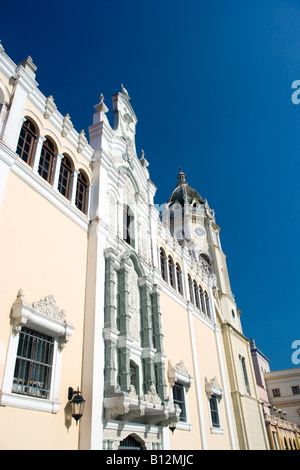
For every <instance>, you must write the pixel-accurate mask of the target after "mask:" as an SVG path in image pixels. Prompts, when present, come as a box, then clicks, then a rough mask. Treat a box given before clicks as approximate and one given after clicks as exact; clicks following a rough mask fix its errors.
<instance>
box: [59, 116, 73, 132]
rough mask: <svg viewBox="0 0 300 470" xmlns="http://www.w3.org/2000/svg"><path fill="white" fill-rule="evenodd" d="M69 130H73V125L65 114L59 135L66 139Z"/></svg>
mask: <svg viewBox="0 0 300 470" xmlns="http://www.w3.org/2000/svg"><path fill="white" fill-rule="evenodd" d="M71 129H73V124H72V122H71V119H70V116H69V114H66V115H65V117H64V120H63V126H62V131H61V135H62V136H63V137H66V135H68V134H69V132H70V130H71Z"/></svg>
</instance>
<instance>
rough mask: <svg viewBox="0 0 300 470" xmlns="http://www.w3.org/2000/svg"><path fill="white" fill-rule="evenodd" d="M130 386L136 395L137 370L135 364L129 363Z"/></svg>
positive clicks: (137, 390) (137, 386) (137, 384)
mask: <svg viewBox="0 0 300 470" xmlns="http://www.w3.org/2000/svg"><path fill="white" fill-rule="evenodd" d="M129 367H130V385H133V386H134V388H135V391H136V393H137V395H138V394H139V368H138V366H137V365H136V363H135V362H133V361H130V366H129Z"/></svg>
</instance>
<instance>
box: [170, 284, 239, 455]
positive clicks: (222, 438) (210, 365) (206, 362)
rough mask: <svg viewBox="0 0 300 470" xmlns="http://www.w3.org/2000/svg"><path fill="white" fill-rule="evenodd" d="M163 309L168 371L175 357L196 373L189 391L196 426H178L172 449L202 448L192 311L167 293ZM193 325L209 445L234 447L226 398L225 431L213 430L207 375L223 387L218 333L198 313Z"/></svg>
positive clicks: (223, 410)
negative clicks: (202, 320) (191, 325)
mask: <svg viewBox="0 0 300 470" xmlns="http://www.w3.org/2000/svg"><path fill="white" fill-rule="evenodd" d="M161 312H162V329H163V332H164V350H165V353H166V355H167V361H166V372H167V365H168V361H171V363H172V365H173V366H175V365H176V364H177V363H179V362H180V361H181V360H182V361H183V362H184V365H185V366H186V368H187V370H188V372H189V374H190V375H191V376H192V377H193V383H192V386H191V388H190V390H189V391H188V393H187V397H188V406H189V410H190V422H191V425H192V429H191V430H190V431H186V430H180V429H176V430H175V432H174V434H173V435H172V434H170V442H171V449H176V450H177V449H187V450H188V449H190V450H191V449H194V450H195V449H202V440H201V428H200V410H199V407H198V399H197V390H196V382H195V376H196V373H195V369H194V363H193V353H192V346H191V334H190V326H189V317H188V312H187V310H186V309H185V308H183V307H181V306H180V305H179V304H178V303H176V302H175V301H174V300H173V299H171V298H170V297H169V296H168V295H166V294H164V293H162V294H161ZM193 328H194V336H195V340H196V350H197V362H198V367H199V371H198V373H199V378H200V384H201V395H202V406H203V412H204V416H202V419H204V421H205V430H206V439H207V446H208V449H226V448H227V449H228V448H230V440H229V432H228V427H227V417H226V413H225V403H224V399H222V400H221V403H220V407H219V409H220V419H221V426H222V428H223V429H224V434H221V435H219V434H212V433H211V430H210V415H209V405H208V398H207V395H206V391H205V377H207V379H208V380H211V379H213V378H214V377H215V376H216V377H217V380H218V382H219V384H220V386H221V388H222V383H221V373H220V368H219V363H218V355H217V347H216V341H215V333H214V331H213V330H211V329H210V328H209V327H208V326H207V325H205V324H204V323H203V322H201V321H200V320H199V319H197V318H196V317H194V316H193ZM167 383H168V380H167ZM168 393H169V390H168Z"/></svg>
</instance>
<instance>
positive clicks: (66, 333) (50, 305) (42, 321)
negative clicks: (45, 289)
mask: <svg viewBox="0 0 300 470" xmlns="http://www.w3.org/2000/svg"><path fill="white" fill-rule="evenodd" d="M11 318H12V322H13V334H14V335H17V334H18V333H19V332H20V330H21V328H22V326H24V325H26V324H27V322H28V321H29V322H30V324H32V325H40V326H42V327H45V328H47V330H50V331H52V332H53V335H54V336H56V337H57V340H58V347H59V349H60V350H61V349H62V348H64V347H65V345H66V343H67V342H68V341H69V339H70V337H71V335H72V334H73V331H74V326H73V325H72V324H71V323H68V322H67V321H66V316H65V313H64V311H63V310H59V308H58V307H57V306H56V303H55V300H54V298H53V295H48V296H47V297H45V298H44V299H42V300H40V301H39V302H34V303H33V304H32V305H30V304H29V303H28V302H26V300H25V299H24V293H23V291H22V289H20V290H19V291H18V295H17V298H16V300H15V302H14V303H13V305H12V309H11ZM53 320H55V321H53Z"/></svg>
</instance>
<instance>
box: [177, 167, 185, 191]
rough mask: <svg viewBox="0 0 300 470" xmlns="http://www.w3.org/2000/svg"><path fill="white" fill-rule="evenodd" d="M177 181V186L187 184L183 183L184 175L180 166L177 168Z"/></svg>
mask: <svg viewBox="0 0 300 470" xmlns="http://www.w3.org/2000/svg"><path fill="white" fill-rule="evenodd" d="M177 179H178V183H177V186H179V185H180V184H183V183H185V184H187V182H186V181H185V174H184V173H183V171H182V168H181V166H180V167H179V174H178V175H177Z"/></svg>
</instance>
